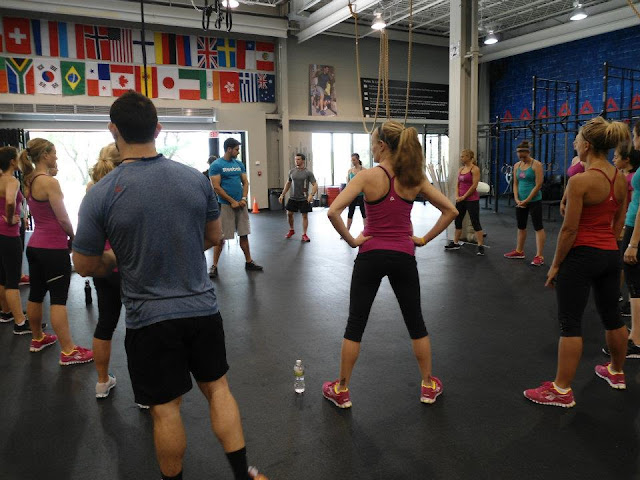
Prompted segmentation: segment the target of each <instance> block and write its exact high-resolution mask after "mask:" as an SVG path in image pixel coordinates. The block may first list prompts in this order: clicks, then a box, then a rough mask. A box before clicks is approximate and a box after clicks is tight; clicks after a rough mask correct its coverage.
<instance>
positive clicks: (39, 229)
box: [27, 173, 69, 250]
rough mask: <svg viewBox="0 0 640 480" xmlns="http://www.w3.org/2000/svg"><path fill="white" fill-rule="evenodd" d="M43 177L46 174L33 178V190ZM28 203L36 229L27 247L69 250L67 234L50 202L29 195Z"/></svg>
mask: <svg viewBox="0 0 640 480" xmlns="http://www.w3.org/2000/svg"><path fill="white" fill-rule="evenodd" d="M42 175H44V173H42V174H40V175H36V176H35V177H33V180H32V181H31V187H32V188H33V183H34V182H35V180H36V178H38V177H40V176H42ZM27 203H28V204H29V210H30V211H31V215H32V216H33V220H34V222H35V228H34V230H33V233H32V234H31V238H30V239H29V243H28V244H27V246H29V247H33V248H48V249H51V250H66V249H67V248H69V245H68V243H67V242H68V237H67V234H66V232H65V231H64V230H63V229H62V227H61V226H60V223H59V222H58V219H57V218H56V214H55V213H53V208H51V204H50V203H49V200H44V201H41V200H36V199H35V198H33V197H32V196H31V193H29V197H28V198H27Z"/></svg>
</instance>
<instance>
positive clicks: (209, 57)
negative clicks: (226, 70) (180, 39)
mask: <svg viewBox="0 0 640 480" xmlns="http://www.w3.org/2000/svg"><path fill="white" fill-rule="evenodd" d="M217 43H218V39H217V38H212V37H198V67H200V68H210V69H215V68H218V50H217V48H216V44H217Z"/></svg>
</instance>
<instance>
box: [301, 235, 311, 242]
mask: <svg viewBox="0 0 640 480" xmlns="http://www.w3.org/2000/svg"><path fill="white" fill-rule="evenodd" d="M302 241H303V242H305V243H309V242H310V241H311V239H310V238H309V237H307V234H306V233H305V234H304V235H302Z"/></svg>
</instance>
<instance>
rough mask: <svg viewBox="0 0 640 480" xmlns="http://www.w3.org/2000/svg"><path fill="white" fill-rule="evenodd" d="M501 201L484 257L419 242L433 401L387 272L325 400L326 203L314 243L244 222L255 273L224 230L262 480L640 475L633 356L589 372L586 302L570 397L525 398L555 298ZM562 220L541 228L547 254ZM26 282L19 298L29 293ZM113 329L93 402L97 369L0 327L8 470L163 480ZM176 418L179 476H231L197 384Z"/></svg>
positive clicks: (238, 355)
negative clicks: (337, 391)
mask: <svg viewBox="0 0 640 480" xmlns="http://www.w3.org/2000/svg"><path fill="white" fill-rule="evenodd" d="M503 211H504V213H502V214H500V215H495V214H493V213H491V212H490V211H487V210H482V211H481V219H482V223H483V226H484V227H485V230H486V231H487V233H488V234H489V236H488V237H487V244H488V245H489V247H490V248H487V254H486V256H485V257H477V256H476V255H475V247H473V246H471V245H466V246H465V247H464V248H463V249H462V250H460V251H458V252H446V253H445V252H444V251H443V249H442V247H443V246H444V243H445V239H444V237H440V238H438V239H436V240H435V241H434V242H433V243H432V244H430V245H429V246H427V247H425V248H423V249H420V250H419V251H418V253H417V258H418V269H419V271H420V281H421V285H422V305H423V311H424V316H425V319H426V322H427V328H428V329H429V332H430V333H431V336H432V343H433V358H434V361H433V364H434V374H435V375H437V376H439V377H440V378H441V379H442V381H443V384H444V393H443V395H442V396H441V397H439V398H438V401H437V402H436V403H435V404H434V405H431V406H429V405H423V404H421V403H420V401H419V385H420V375H419V371H418V368H417V364H416V362H415V359H414V357H413V354H412V351H411V344H410V341H409V338H408V334H407V332H406V330H405V327H404V324H403V322H402V319H401V316H400V310H399V308H398V306H397V303H396V301H395V298H394V296H393V293H392V291H391V288H390V286H389V283H388V282H387V281H386V280H384V281H383V283H382V286H381V288H380V291H379V294H378V297H377V299H376V301H375V303H374V306H373V309H372V312H371V317H370V321H369V325H368V328H367V331H366V333H365V336H364V339H363V344H362V353H361V356H360V359H359V361H358V364H357V365H356V369H355V371H354V376H353V380H352V384H351V395H352V401H353V408H351V409H350V410H347V411H341V410H338V409H337V408H335V407H334V406H333V404H331V403H329V402H328V401H326V400H325V399H323V398H322V395H321V391H320V389H321V385H322V382H324V381H326V380H333V379H335V378H336V377H337V375H338V367H339V352H340V341H341V337H342V334H343V332H344V326H345V322H346V317H347V308H348V298H349V283H350V277H351V271H352V262H353V259H354V257H355V253H356V252H355V251H353V250H351V249H350V248H349V247H348V246H347V245H346V244H345V243H344V242H342V241H340V240H339V238H338V236H337V235H336V233H335V231H334V230H333V229H332V228H331V226H330V224H329V222H328V220H327V218H326V212H325V211H324V210H322V209H316V210H315V211H314V212H313V213H312V214H311V215H310V223H311V226H310V229H309V236H310V237H311V240H312V241H311V243H309V244H303V243H301V242H300V241H299V239H300V237H299V234H300V233H301V229H300V227H299V225H300V219H299V218H298V217H297V218H296V221H297V223H298V228H297V232H296V236H295V237H293V238H291V239H289V240H285V239H284V234H285V233H286V231H287V229H288V227H287V224H286V220H285V216H284V214H283V213H281V212H262V213H260V214H259V215H253V216H252V217H251V221H252V230H253V232H254V233H252V235H251V236H250V241H251V247H252V250H253V254H254V258H255V260H256V262H258V263H260V264H262V265H264V267H265V270H264V272H261V273H260V272H257V273H254V272H251V273H247V272H245V270H244V267H243V257H242V253H241V251H240V248H239V245H237V243H236V242H235V240H234V241H232V242H230V244H229V247H228V248H225V251H224V253H223V257H222V259H221V262H220V265H219V272H220V278H219V279H218V280H217V281H216V282H215V283H216V286H217V293H218V297H219V302H220V305H221V312H222V315H223V317H224V320H225V331H226V335H227V353H228V360H229V363H230V365H231V370H230V372H229V380H230V384H231V387H232V391H233V393H234V395H235V397H236V399H237V401H238V404H239V406H240V410H241V413H242V418H243V425H244V429H245V435H246V438H247V449H248V454H249V461H250V463H251V464H255V465H257V466H258V467H259V468H260V470H261V471H264V472H265V473H266V474H267V475H268V476H269V478H270V479H272V480H286V479H296V480H297V479H326V478H339V479H342V478H345V479H413V478H421V479H422V478H425V479H446V480H453V479H549V478H563V479H637V478H640V474H639V471H638V466H639V462H638V448H639V447H638V444H639V443H638V428H639V420H638V413H639V411H640V361H637V360H630V361H629V363H628V365H627V367H626V374H627V387H628V388H627V390H626V391H615V390H613V389H611V388H609V386H608V385H607V384H606V383H605V382H604V381H603V380H601V379H599V378H597V377H596V376H595V374H594V372H593V368H594V366H595V365H596V364H597V363H603V362H605V361H606V357H604V356H603V355H602V354H601V353H600V348H601V346H602V345H603V338H604V335H603V328H602V326H601V325H600V323H599V320H598V318H597V315H596V313H595V309H594V307H593V305H590V306H589V307H588V308H587V311H586V313H585V317H584V322H583V324H584V338H585V351H584V356H583V359H582V363H581V365H580V368H579V371H578V375H577V378H576V380H575V383H574V393H575V396H576V402H577V405H576V407H574V408H573V409H568V410H565V409H561V408H556V407H546V406H540V405H535V404H533V403H530V402H529V401H527V400H526V399H525V398H524V397H523V396H522V391H523V390H524V389H525V388H531V387H536V386H538V385H539V384H540V383H541V382H542V381H545V380H551V379H553V377H554V375H555V364H556V363H555V362H556V345H557V341H558V326H557V321H556V314H555V304H556V302H555V296H554V293H553V292H552V291H549V290H546V289H544V287H543V284H544V279H545V277H546V272H547V268H546V267H542V268H536V267H532V266H529V263H528V262H529V261H530V260H531V257H532V256H533V253H534V238H533V231H532V230H531V231H530V235H529V238H528V240H527V252H526V253H527V261H526V262H525V261H521V260H506V259H504V258H503V257H502V254H503V253H504V252H506V251H508V250H511V249H512V248H513V247H514V242H515V215H514V213H513V208H504V209H503ZM356 217H357V218H356V222H355V226H358V227H359V226H360V225H361V224H360V220H359V215H358V214H356ZM434 218H435V212H434V210H433V208H431V207H429V206H422V205H420V204H417V205H416V207H415V208H414V225H415V229H416V231H417V232H419V233H423V232H425V231H426V228H427V226H428V225H430V224H431V223H433V221H434ZM559 225H560V224H559V223H558V222H556V223H549V224H547V231H548V233H549V235H548V242H547V246H546V248H545V253H546V258H547V261H548V262H550V261H551V259H552V257H553V251H554V248H555V237H556V233H555V232H556V231H557V229H558V228H559ZM208 258H209V261H210V253H208ZM83 285H84V280H83V279H82V278H80V277H79V276H77V275H74V276H73V279H72V288H71V292H70V299H69V317H70V322H71V325H72V331H73V335H74V338H75V340H76V342H77V343H79V344H81V345H83V346H90V343H91V338H92V333H93V329H94V327H95V324H96V318H97V308H96V306H95V304H94V306H93V307H91V308H88V309H87V308H86V307H85V305H84V293H83ZM22 293H23V301H26V297H27V294H28V287H23V290H22ZM94 299H95V293H94ZM123 339H124V325H123V322H122V320H121V324H120V325H119V326H118V330H117V332H116V334H115V337H114V343H113V354H112V360H111V371H112V372H113V373H114V374H115V375H116V376H117V379H118V386H117V387H116V388H115V389H114V390H113V391H112V393H111V396H110V397H109V398H107V399H105V400H101V401H98V400H96V399H95V396H94V385H95V381H96V373H95V369H94V367H93V364H88V365H83V366H75V367H65V368H62V367H60V366H59V365H58V363H57V360H58V355H59V347H57V346H55V347H52V348H49V349H47V350H45V351H43V352H41V353H37V354H32V353H29V339H28V336H22V337H17V336H14V335H13V334H12V332H11V326H10V324H7V325H4V324H3V325H0V372H1V373H0V452H1V453H0V479H2V480H17V479H20V480H22V479H40V478H42V479H49V478H51V479H65V480H76V479H77V480H84V479H87V478H90V479H95V480H103V479H136V480H137V479H153V480H158V479H159V477H160V475H159V474H158V468H157V464H156V460H155V454H154V449H153V442H152V435H151V421H150V418H149V414H148V412H144V411H139V410H138V408H137V407H136V406H135V404H134V402H133V394H132V391H131V385H130V382H129V378H128V373H127V369H126V359H125V355H124V347H123ZM298 358H300V359H302V360H303V362H304V364H305V366H306V383H307V390H306V392H305V393H304V394H302V395H296V394H295V393H294V391H293V364H294V362H295V360H296V359H298ZM182 412H183V417H184V422H185V426H186V430H187V436H188V449H187V454H186V457H185V468H184V475H185V479H198V480H200V479H230V478H232V475H231V471H230V469H229V467H228V466H227V463H226V459H225V457H224V455H223V452H222V449H221V447H220V446H219V444H218V443H217V441H216V440H215V439H214V436H213V434H212V433H211V430H210V426H209V420H208V414H207V410H206V407H205V401H204V399H203V398H202V396H201V395H200V393H199V392H198V391H195V390H193V391H191V392H190V393H189V394H188V395H186V396H185V399H184V403H183V407H182Z"/></svg>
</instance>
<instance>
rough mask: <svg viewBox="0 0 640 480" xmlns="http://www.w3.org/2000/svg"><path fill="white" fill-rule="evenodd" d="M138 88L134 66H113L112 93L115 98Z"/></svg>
mask: <svg viewBox="0 0 640 480" xmlns="http://www.w3.org/2000/svg"><path fill="white" fill-rule="evenodd" d="M135 86H136V80H135V75H134V73H133V66H131V65H111V92H112V94H113V96H114V97H119V96H120V95H122V94H124V93H127V92H128V91H129V90H134V89H135Z"/></svg>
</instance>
